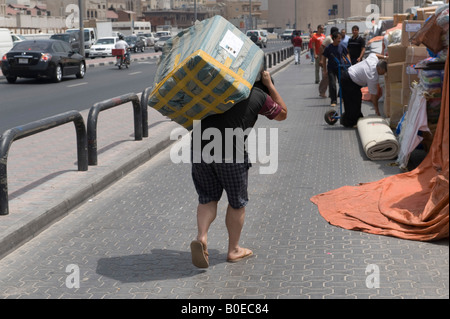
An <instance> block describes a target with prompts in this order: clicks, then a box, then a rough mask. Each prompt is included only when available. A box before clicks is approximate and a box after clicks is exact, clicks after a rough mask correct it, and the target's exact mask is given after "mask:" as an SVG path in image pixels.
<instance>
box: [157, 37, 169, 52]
mask: <svg viewBox="0 0 450 319" xmlns="http://www.w3.org/2000/svg"><path fill="white" fill-rule="evenodd" d="M170 38H172V37H169V36H164V37H161V38H159V39H158V41H156V43H155V52H158V51H162V48H163V46H164V43H166V41H167V40H169V39H170Z"/></svg>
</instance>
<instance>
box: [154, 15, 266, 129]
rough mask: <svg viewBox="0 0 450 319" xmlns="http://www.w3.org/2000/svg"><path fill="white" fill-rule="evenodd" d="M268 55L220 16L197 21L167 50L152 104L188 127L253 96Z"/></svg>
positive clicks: (168, 42) (163, 57) (173, 41)
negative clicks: (265, 57)
mask: <svg viewBox="0 0 450 319" xmlns="http://www.w3.org/2000/svg"><path fill="white" fill-rule="evenodd" d="M263 62H264V53H263V51H262V50H261V49H260V48H259V47H258V46H256V45H255V44H254V43H253V41H251V40H250V39H249V38H248V37H247V36H246V35H245V34H243V33H242V32H241V31H240V30H239V29H237V28H236V27H235V26H234V25H232V24H231V23H229V22H228V21H227V20H226V19H224V18H222V17H221V16H215V17H213V18H211V19H207V20H204V21H201V22H197V23H196V24H195V25H194V26H192V27H191V28H188V29H186V30H183V31H182V32H180V33H179V34H177V35H176V36H174V37H172V38H171V39H170V40H168V41H167V42H166V43H165V45H164V47H163V54H162V56H161V60H160V64H159V66H158V70H157V73H156V75H155V83H154V86H153V88H154V89H153V91H152V93H151V94H150V97H149V101H148V105H149V106H150V107H152V108H154V109H156V110H158V111H159V112H160V113H161V114H163V115H165V116H168V117H169V118H171V119H172V120H173V121H175V122H176V123H178V124H180V125H182V126H184V127H185V128H187V129H189V130H190V129H192V127H193V121H194V120H201V119H203V118H205V117H207V116H209V115H213V114H217V113H223V112H225V111H227V110H229V109H230V108H231V107H232V106H233V105H235V104H236V103H238V102H240V101H242V100H245V99H246V98H248V96H249V95H250V91H251V89H252V87H253V84H254V82H255V81H256V79H257V78H258V77H259V75H260V72H261V71H262V69H263V66H264V63H263Z"/></svg>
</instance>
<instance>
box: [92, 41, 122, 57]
mask: <svg viewBox="0 0 450 319" xmlns="http://www.w3.org/2000/svg"><path fill="white" fill-rule="evenodd" d="M117 41H119V38H117V37H104V38H100V39H98V40H97V41H96V42H95V44H94V45H93V46H91V49H90V50H89V57H90V58H91V59H95V58H96V57H103V58H104V57H107V56H112V49H114V48H115V45H116V42H117Z"/></svg>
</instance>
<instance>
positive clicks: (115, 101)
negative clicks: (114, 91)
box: [87, 93, 142, 165]
mask: <svg viewBox="0 0 450 319" xmlns="http://www.w3.org/2000/svg"><path fill="white" fill-rule="evenodd" d="M128 102H132V103H133V114H134V139H135V140H136V141H141V140H142V110H141V102H140V101H139V97H138V96H137V95H136V94H135V93H128V94H124V95H121V96H118V97H115V98H112V99H108V100H105V101H102V102H98V103H95V104H94V105H93V106H92V107H91V109H90V110H89V115H88V120H87V142H88V162H89V165H97V120H98V115H99V113H100V112H101V111H104V110H107V109H110V108H112V107H115V106H118V105H122V104H125V103H128Z"/></svg>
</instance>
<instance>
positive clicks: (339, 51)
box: [323, 44, 348, 72]
mask: <svg viewBox="0 0 450 319" xmlns="http://www.w3.org/2000/svg"><path fill="white" fill-rule="evenodd" d="M347 54H348V51H347V48H346V47H345V46H344V45H343V44H339V45H338V46H334V45H333V44H330V45H329V46H327V47H326V48H325V50H324V51H323V55H324V56H325V57H326V58H327V59H328V64H327V67H328V71H331V72H337V70H338V67H339V66H338V63H337V62H336V59H335V57H336V58H337V59H339V63H341V64H343V61H344V60H343V59H342V55H347Z"/></svg>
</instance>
